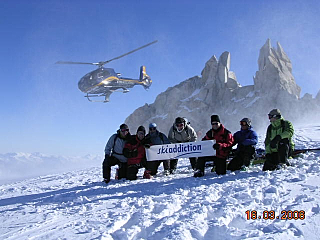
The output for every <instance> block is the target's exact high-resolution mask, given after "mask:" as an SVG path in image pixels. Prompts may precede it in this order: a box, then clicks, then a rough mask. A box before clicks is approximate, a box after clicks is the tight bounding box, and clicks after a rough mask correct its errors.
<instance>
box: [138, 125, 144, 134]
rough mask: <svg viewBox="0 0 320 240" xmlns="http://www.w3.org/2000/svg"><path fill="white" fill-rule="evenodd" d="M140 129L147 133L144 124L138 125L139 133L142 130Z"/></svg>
mask: <svg viewBox="0 0 320 240" xmlns="http://www.w3.org/2000/svg"><path fill="white" fill-rule="evenodd" d="M140 131H141V132H143V133H144V134H146V129H145V128H144V126H139V127H138V129H137V133H138V132H140Z"/></svg>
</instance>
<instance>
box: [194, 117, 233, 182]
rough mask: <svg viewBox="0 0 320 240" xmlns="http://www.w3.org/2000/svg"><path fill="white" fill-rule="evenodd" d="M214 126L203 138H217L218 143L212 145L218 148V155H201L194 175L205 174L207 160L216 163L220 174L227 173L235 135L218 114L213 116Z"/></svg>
mask: <svg viewBox="0 0 320 240" xmlns="http://www.w3.org/2000/svg"><path fill="white" fill-rule="evenodd" d="M211 125H212V128H211V129H210V130H209V131H208V132H207V133H206V136H205V137H204V138H203V139H202V141H205V140H213V139H214V140H216V143H215V144H214V145H213V146H212V147H213V148H214V149H215V150H216V156H210V157H201V158H198V161H197V167H196V169H197V170H196V171H195V173H194V177H202V176H204V167H205V164H206V162H207V161H213V162H214V165H215V171H216V173H217V174H218V175H222V174H226V172H227V165H226V164H227V163H226V160H227V158H228V155H229V152H230V150H231V148H232V146H233V142H234V140H233V136H232V134H231V132H230V131H229V130H227V129H226V128H225V127H224V126H223V125H222V124H221V122H220V118H219V116H218V115H212V116H211Z"/></svg>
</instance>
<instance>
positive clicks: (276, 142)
mask: <svg viewBox="0 0 320 240" xmlns="http://www.w3.org/2000/svg"><path fill="white" fill-rule="evenodd" d="M280 140H281V137H280V135H277V136H275V137H274V139H272V140H271V142H270V147H271V148H276V147H277V145H278V142H279V141H280Z"/></svg>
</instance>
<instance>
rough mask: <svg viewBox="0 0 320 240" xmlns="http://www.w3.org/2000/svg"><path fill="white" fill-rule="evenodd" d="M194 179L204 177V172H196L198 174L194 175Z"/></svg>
mask: <svg viewBox="0 0 320 240" xmlns="http://www.w3.org/2000/svg"><path fill="white" fill-rule="evenodd" d="M193 176H194V177H203V176H204V172H202V171H201V170H199V169H198V170H196V172H195V173H194V175H193Z"/></svg>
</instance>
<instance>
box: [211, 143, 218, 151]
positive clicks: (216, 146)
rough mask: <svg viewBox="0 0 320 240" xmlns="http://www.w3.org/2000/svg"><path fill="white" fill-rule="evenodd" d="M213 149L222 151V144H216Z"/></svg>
mask: <svg viewBox="0 0 320 240" xmlns="http://www.w3.org/2000/svg"><path fill="white" fill-rule="evenodd" d="M212 147H213V149H215V150H219V149H220V144H219V143H215V144H213V146H212Z"/></svg>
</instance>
